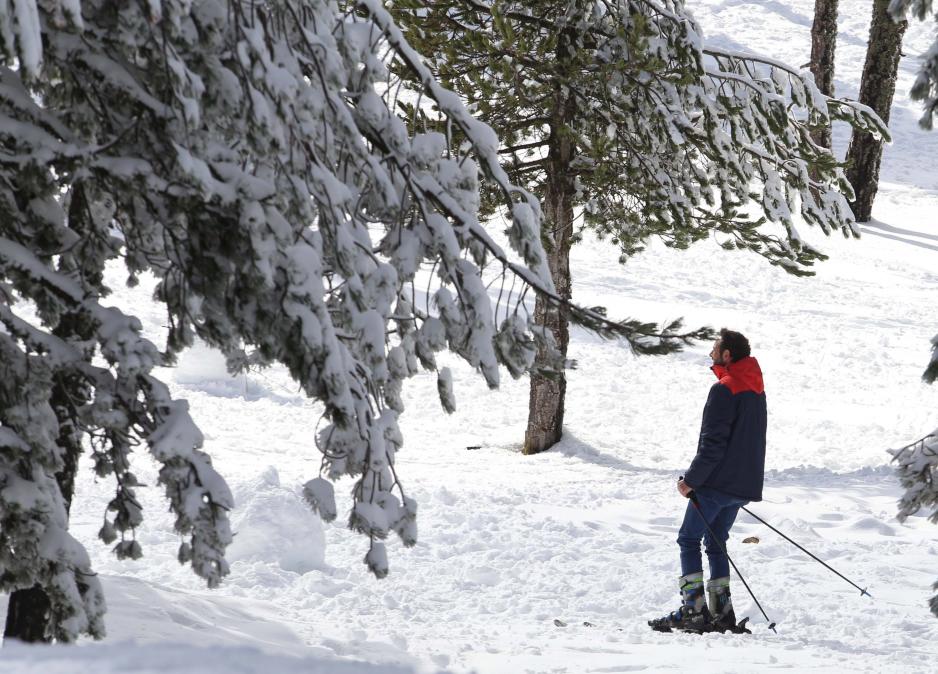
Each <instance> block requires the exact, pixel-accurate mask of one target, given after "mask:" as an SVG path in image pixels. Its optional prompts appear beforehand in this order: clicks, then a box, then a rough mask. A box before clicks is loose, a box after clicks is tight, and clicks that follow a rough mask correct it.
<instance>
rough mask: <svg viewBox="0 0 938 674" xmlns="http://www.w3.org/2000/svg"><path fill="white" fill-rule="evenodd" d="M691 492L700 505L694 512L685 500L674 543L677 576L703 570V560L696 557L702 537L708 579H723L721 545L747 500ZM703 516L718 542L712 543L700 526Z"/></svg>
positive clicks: (704, 490) (702, 490) (727, 571)
mask: <svg viewBox="0 0 938 674" xmlns="http://www.w3.org/2000/svg"><path fill="white" fill-rule="evenodd" d="M694 491H695V493H696V494H697V500H698V501H699V502H700V511H699V512H698V510H697V508H696V506H694V504H693V502H692V501H691V500H690V499H687V510H686V511H685V512H684V523H683V524H681V531H680V532H679V533H678V535H677V544H678V545H679V546H680V547H681V575H682V576H686V575H687V574H689V573H697V572H700V571H703V560H702V559H701V556H700V539H701V538H702V539H703V540H704V543H705V545H706V550H707V561H708V562H710V577H711V578H724V577H726V576H729V575H730V564H729V560H728V559H727V558H726V553H725V552H723V545H726V541H727V539H728V538H729V537H730V528H731V527H732V526H733V522H735V521H736V514H737V513H738V512H739V508H740V506H744V505H746V504H747V503H749V501H746V500H744V499H741V498H737V497H736V496H730V495H729V494H724V493H723V492H719V491H716V490H715V489H710V488H709V487H698V488H697V489H695V490H694ZM704 517H705V518H706V519H707V524H709V525H710V528H711V529H712V530H713V533H714V534H715V535H716V536H717V538H718V539H719V543H718V542H717V541H715V540H713V537H711V536H710V532H708V531H707V527H706V526H704V520H703V518H704ZM721 543H722V545H721Z"/></svg>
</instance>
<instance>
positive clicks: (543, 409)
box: [522, 31, 576, 454]
mask: <svg viewBox="0 0 938 674" xmlns="http://www.w3.org/2000/svg"><path fill="white" fill-rule="evenodd" d="M572 39H573V36H572V35H571V34H570V33H569V32H567V31H564V33H562V34H561V37H560V39H559V40H558V46H557V57H558V61H560V62H561V63H563V62H564V61H565V60H569V55H570V54H571V53H572V47H570V46H569V45H570V42H571V40H572ZM575 115H576V107H575V102H574V100H573V98H572V97H571V96H570V95H569V94H568V93H564V92H563V90H562V88H561V87H560V86H558V88H557V104H556V106H555V107H554V112H553V115H552V119H551V122H550V128H551V133H550V138H549V140H548V154H547V171H546V173H547V186H546V187H547V189H546V191H545V195H544V200H543V206H544V216H545V217H544V231H543V233H542V237H541V239H542V241H543V242H544V248H545V250H546V252H547V263H548V266H549V267H550V273H551V277H552V278H553V281H554V286H555V288H556V290H557V294H558V295H559V296H560V297H563V298H564V299H570V297H571V296H572V292H571V283H572V281H571V277H570V246H571V245H572V244H573V201H574V198H575V195H576V184H575V176H574V174H573V171H571V169H570V165H571V162H572V161H573V158H574V156H575V152H576V147H575V145H574V142H573V140H572V139H571V138H570V135H569V133H568V132H567V131H566V130H567V129H568V128H569V125H570V123H571V122H572V121H573V119H574V117H575ZM534 320H535V322H537V324H538V325H543V326H545V327H548V328H550V330H551V331H552V332H553V335H554V339H555V340H556V341H557V347H558V348H559V349H560V352H561V353H562V354H563V355H564V357H566V355H567V346H568V345H569V343H570V329H569V325H568V321H567V317H566V315H565V314H564V312H563V311H562V310H560V309H559V308H558V307H556V306H550V305H548V304H547V303H546V302H544V301H543V300H542V299H541V298H540V297H538V298H537V300H536V302H535V305H534ZM545 365H546V362H545V358H544V353H543V352H542V350H538V354H537V357H536V358H535V361H534V370H537V368H538V367H544V366H545ZM566 393H567V378H566V375H565V374H564V372H562V371H561V372H559V373H557V374H556V375H554V376H550V377H546V376H544V375H541V374H537V373H536V372H535V371H532V372H531V394H530V398H529V404H528V427H527V430H526V431H525V433H524V448H523V450H522V451H523V453H524V454H536V453H538V452H542V451H544V450H545V449H548V448H550V447H551V446H553V445H555V444H556V443H557V442H559V441H560V438H561V436H562V435H563V414H564V404H565V398H566Z"/></svg>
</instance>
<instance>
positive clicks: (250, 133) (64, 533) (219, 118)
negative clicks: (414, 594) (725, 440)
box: [0, 0, 709, 641]
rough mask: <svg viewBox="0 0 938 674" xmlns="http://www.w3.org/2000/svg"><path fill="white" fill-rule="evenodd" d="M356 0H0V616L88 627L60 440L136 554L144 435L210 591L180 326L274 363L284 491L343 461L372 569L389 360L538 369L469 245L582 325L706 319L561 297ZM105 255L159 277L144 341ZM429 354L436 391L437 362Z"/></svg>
mask: <svg viewBox="0 0 938 674" xmlns="http://www.w3.org/2000/svg"><path fill="white" fill-rule="evenodd" d="M356 7H357V12H353V13H347V14H346V13H341V12H339V11H338V8H337V6H336V4H335V3H333V2H329V1H326V0H292V1H291V0H278V1H271V2H267V3H240V2H233V3H231V2H223V1H221V0H203V1H201V2H196V3H189V2H163V3H125V2H120V1H119V0H85V1H84V2H80V3H79V2H78V1H77V0H68V1H62V2H59V1H56V0H52V1H51V2H36V1H35V0H22V2H17V3H16V5H15V8H12V7H11V6H8V5H5V4H3V5H0V58H2V59H3V67H4V74H3V80H2V84H0V113H2V116H3V123H0V148H2V151H0V204H2V208H3V212H4V214H5V218H4V219H3V221H2V223H0V323H2V325H3V327H4V330H3V331H0V368H2V375H3V376H2V377H0V591H3V592H9V591H14V592H15V591H22V590H25V591H26V594H25V595H22V596H20V598H19V599H17V601H16V602H14V604H13V605H12V606H13V608H14V611H13V613H12V614H11V615H9V616H8V621H7V627H8V629H7V633H8V634H10V635H18V636H20V637H23V638H29V639H55V640H60V641H70V640H73V639H75V638H76V637H77V636H78V635H80V634H90V635H92V636H95V637H100V636H102V635H103V634H104V625H103V614H104V608H105V607H104V599H103V594H102V592H101V587H100V584H99V582H98V579H97V577H96V576H95V575H94V573H93V571H92V570H91V569H90V566H89V559H88V555H87V553H86V552H85V550H84V549H83V548H82V546H81V545H80V544H78V543H77V541H75V540H74V539H73V538H72V537H71V536H70V535H69V534H68V515H69V513H68V508H69V502H70V500H71V489H72V485H73V477H74V466H75V465H76V462H77V454H78V452H80V451H86V452H90V455H91V459H92V462H93V465H94V469H95V472H96V473H97V475H98V476H99V477H100V478H105V477H113V478H114V481H115V496H114V498H113V499H112V500H111V502H110V503H109V504H108V506H107V510H106V512H105V513H104V522H103V525H102V527H101V531H100V534H99V536H100V538H101V539H102V540H103V541H104V542H105V543H107V544H111V543H115V542H116V545H115V547H114V551H115V553H116V554H117V555H118V557H121V558H124V557H131V558H138V557H140V556H141V554H142V550H141V547H140V545H139V543H137V541H136V540H134V531H135V529H136V527H137V526H138V525H139V524H140V522H141V521H142V517H143V513H142V510H141V508H140V505H139V503H138V502H137V500H136V497H135V492H136V490H137V489H138V488H139V485H138V484H137V479H136V477H135V476H134V474H133V472H132V466H131V464H132V451H133V449H134V448H135V447H137V446H146V447H147V448H148V450H149V452H150V454H151V455H152V456H153V458H154V459H155V460H156V461H157V462H158V463H159V464H160V466H161V468H160V471H159V482H160V484H161V486H162V487H163V488H164V490H165V493H166V497H167V499H168V501H169V505H170V508H171V510H172V512H173V513H174V514H175V516H176V522H175V528H176V530H177V532H178V533H179V534H180V535H181V536H182V537H183V540H182V541H181V543H180V547H179V555H178V556H179V561H180V562H181V563H184V564H189V565H190V566H191V567H192V569H193V571H194V572H195V573H196V574H198V575H199V576H201V577H203V578H204V579H205V580H206V581H207V583H208V585H209V586H210V587H212V586H215V585H217V584H218V583H219V582H221V580H222V578H223V577H224V576H225V575H226V574H227V573H228V572H229V568H228V564H227V562H226V561H225V559H224V550H225V547H226V546H227V545H228V543H229V542H230V541H231V532H230V530H229V525H228V519H227V511H228V510H229V509H230V508H231V507H233V503H232V498H231V494H230V491H229V489H228V487H227V486H226V484H225V482H224V480H223V479H222V478H221V476H220V475H218V474H217V473H216V471H215V470H214V469H213V468H212V465H211V460H210V458H209V457H208V455H207V454H205V453H204V452H203V451H202V450H201V446H202V440H203V439H202V435H201V433H200V432H199V430H198V428H197V427H196V425H195V423H194V421H193V420H192V419H191V418H190V416H189V413H188V409H187V405H186V403H185V401H182V400H174V399H172V397H171V396H170V394H169V391H168V389H167V387H166V386H165V385H164V384H163V383H162V382H160V381H159V380H157V379H156V378H155V377H154V376H153V375H152V368H153V367H155V366H157V365H166V364H171V363H172V360H173V358H174V356H175V355H176V354H177V353H178V352H179V351H181V350H182V349H184V348H186V347H187V346H188V345H190V344H192V342H193V340H194V339H195V338H196V337H198V338H200V339H202V340H204V341H206V342H208V343H209V344H211V345H213V346H215V347H217V348H218V349H220V350H221V351H222V352H223V353H224V354H225V356H226V358H227V361H228V364H229V368H230V369H231V370H232V371H239V370H241V369H243V368H245V367H248V366H253V367H264V366H268V365H272V364H275V363H280V364H282V365H284V366H285V367H286V368H287V370H288V371H289V372H290V374H291V375H292V377H293V378H294V379H295V380H296V381H297V382H298V384H299V385H300V386H301V387H302V389H303V390H304V391H305V393H306V394H307V395H308V396H309V397H311V398H313V399H315V400H318V401H320V402H321V403H322V404H323V407H324V415H323V416H324V419H323V423H322V424H321V427H320V428H319V430H318V433H317V434H316V444H317V446H318V448H319V449H320V450H321V451H322V454H323V459H322V467H321V471H320V476H319V477H315V478H314V479H312V480H310V481H309V482H307V483H306V485H305V488H304V494H305V496H306V498H307V500H308V501H309V502H310V504H311V506H312V507H313V508H314V509H315V510H316V511H318V512H319V513H320V514H321V515H322V517H323V518H324V519H327V520H328V519H333V518H335V517H336V516H337V512H338V508H337V503H336V499H335V495H334V493H333V488H332V485H331V483H330V482H328V481H327V479H324V478H337V477H341V476H345V475H349V476H352V477H354V478H355V481H354V487H353V489H352V499H351V500H352V505H351V508H350V511H351V514H350V517H349V526H350V527H352V528H353V529H355V530H356V531H359V532H361V533H362V534H363V535H364V536H365V537H366V538H367V539H368V540H369V550H368V553H367V554H366V556H365V563H366V564H367V565H368V567H369V568H370V569H371V570H372V571H373V572H374V573H375V575H377V576H379V577H381V576H384V575H386V574H387V573H388V561H387V554H386V551H385V547H384V539H385V538H386V537H388V536H389V535H390V534H391V533H392V532H393V533H396V534H397V535H398V536H399V537H400V539H401V540H402V541H403V543H404V545H413V544H414V543H415V542H416V536H417V530H416V502H415V501H414V500H413V499H412V498H410V497H408V496H406V495H405V492H404V490H403V487H402V483H401V481H400V480H399V475H398V471H397V469H396V454H397V451H398V450H399V448H400V447H401V446H402V442H403V439H402V437H401V433H400V430H399V428H398V422H397V420H398V416H399V414H400V413H401V412H402V411H403V404H402V401H401V390H402V386H403V381H404V379H406V378H407V377H409V376H412V375H413V374H415V373H417V372H418V371H419V370H420V368H421V367H423V368H426V369H430V370H436V369H437V366H436V361H435V355H434V354H435V353H436V352H438V351H441V350H443V349H449V350H452V351H454V352H456V353H457V354H459V355H460V356H461V357H462V358H463V359H465V360H466V361H468V362H469V363H470V364H471V365H472V366H474V367H475V368H477V369H478V370H479V371H481V373H482V375H483V376H484V377H485V379H486V381H487V382H488V383H489V385H491V386H497V385H498V382H499V377H500V372H499V365H504V366H506V368H507V369H508V370H509V372H511V373H512V375H514V376H520V374H521V373H523V372H524V371H526V370H527V369H528V368H530V367H531V365H532V363H533V359H534V352H535V350H536V349H537V348H538V347H540V348H541V349H542V350H543V351H544V352H545V353H548V354H549V355H550V359H549V360H550V363H549V365H550V367H553V368H554V369H557V368H559V367H562V366H563V360H562V358H561V357H560V354H559V353H558V352H557V349H556V348H555V347H553V346H552V342H551V336H550V333H549V332H545V331H544V330H543V329H542V328H540V327H538V326H536V325H534V324H533V323H531V322H529V321H527V320H525V318H524V316H523V315H522V313H521V312H520V311H519V308H518V306H515V307H513V308H512V307H508V311H507V312H506V313H505V315H504V317H503V319H501V317H500V319H501V322H500V323H496V317H495V312H493V310H492V305H491V301H490V298H489V295H488V292H487V288H486V286H485V284H484V283H483V280H482V269H483V268H487V269H492V268H495V269H497V270H500V273H501V275H502V278H505V277H506V276H511V277H517V278H518V279H519V280H520V283H521V285H523V286H525V287H527V288H531V289H533V291H534V292H535V293H537V294H538V295H540V296H544V297H546V298H548V302H549V303H553V304H558V305H563V306H564V311H565V312H566V313H567V314H568V315H569V316H571V317H572V319H573V320H575V321H577V322H578V323H581V324H583V325H585V326H587V327H589V328H591V329H594V330H597V331H599V332H600V333H601V334H603V335H605V336H613V335H619V336H623V337H625V338H627V339H631V340H639V339H641V340H643V341H647V342H649V343H648V348H651V349H658V350H662V351H669V350H675V349H678V348H680V347H681V345H682V344H684V343H686V342H687V341H688V340H691V339H695V338H701V337H706V336H707V335H708V334H709V333H708V332H707V331H706V330H702V331H693V332H690V333H686V334H685V333H679V332H677V330H676V329H675V330H668V331H659V332H657V333H656V334H649V333H650V330H649V329H648V327H647V326H643V325H639V324H633V323H623V324H617V323H613V322H611V321H609V320H607V319H605V318H604V317H603V316H602V315H600V314H598V313H596V312H593V311H590V310H587V309H582V308H580V307H576V306H573V305H571V304H569V303H568V302H565V300H564V299H563V298H562V297H561V296H559V295H558V294H557V292H556V291H555V290H554V288H553V285H552V283H551V281H550V275H549V272H548V271H547V266H546V258H545V255H544V252H543V249H542V247H541V245H540V240H539V232H540V219H541V211H540V206H539V204H538V202H537V200H536V199H535V198H534V197H533V196H532V195H531V194H530V193H528V192H526V191H525V190H523V189H521V188H518V187H516V186H515V185H514V184H512V183H511V182H510V180H509V179H508V177H507V176H506V174H505V172H504V170H503V169H502V168H501V167H500V165H499V163H498V160H497V159H498V158H497V149H498V141H497V139H496V138H495V136H494V135H493V134H492V131H491V129H489V128H488V127H487V126H485V125H483V124H481V123H479V122H478V121H476V120H475V119H473V118H472V117H471V115H469V113H468V112H467V111H466V109H465V108H464V106H463V105H462V104H461V103H460V102H459V100H458V99H457V98H456V97H455V96H453V95H452V94H451V93H450V92H448V91H446V90H445V89H443V88H442V87H441V86H440V85H439V84H438V83H437V82H436V81H435V80H434V79H433V77H432V76H431V74H430V71H429V70H428V69H427V68H426V66H424V65H423V63H422V61H421V59H420V57H419V56H418V55H417V53H416V52H415V51H414V50H413V49H411V47H410V46H409V45H408V44H407V43H406V41H405V40H404V39H403V37H402V35H401V33H400V31H399V29H398V28H397V27H396V26H395V24H394V23H393V21H392V20H391V17H390V16H389V15H388V13H387V12H386V11H385V9H384V8H383V6H382V4H381V3H380V2H378V1H377V0H361V2H359V3H357V5H356ZM14 11H15V14H14ZM389 60H390V61H393V62H394V63H396V64H397V66H398V67H403V68H407V69H408V70H410V71H411V72H412V74H413V77H414V78H415V79H417V80H418V81H420V82H421V83H422V89H423V91H422V94H423V96H424V97H426V98H427V99H429V100H432V101H433V102H434V104H435V106H436V107H437V109H438V110H439V114H440V116H441V118H442V119H445V120H446V121H447V122H448V123H449V124H450V125H451V126H452V128H453V130H454V134H455V133H458V140H457V139H456V138H454V137H453V135H454V134H445V133H438V132H436V131H426V132H420V133H409V132H408V130H407V127H406V124H405V122H404V121H402V120H401V119H400V118H399V117H397V116H396V115H395V114H394V113H393V112H392V107H393V102H392V100H391V92H390V90H389V89H388V87H387V77H388V61H389ZM480 175H484V176H485V177H486V180H487V181H488V182H487V185H489V186H490V187H491V189H492V190H494V191H497V194H498V197H497V198H496V197H494V196H493V197H492V202H493V203H494V202H496V201H497V202H498V203H500V204H501V206H502V207H503V208H505V209H506V210H508V212H509V213H510V219H511V233H512V236H511V244H512V246H513V252H512V257H509V254H508V253H506V251H504V250H502V248H501V247H499V246H498V245H497V244H496V243H495V242H494V241H493V240H492V239H491V237H489V236H488V234H487V233H486V231H485V230H484V229H483V228H482V227H481V226H480V224H479V220H478V209H479V204H480V197H479V176H480ZM519 258H520V262H519V261H518V259H519ZM110 261H121V262H122V263H123V264H124V265H125V266H126V268H127V270H128V273H129V277H128V282H129V283H131V284H133V283H134V282H135V280H136V278H137V276H138V275H139V274H141V273H143V272H144V271H148V272H151V273H153V274H154V275H156V276H157V278H158V279H159V284H158V286H157V291H156V299H157V300H158V301H159V302H161V303H162V304H163V305H164V306H165V309H166V312H167V323H168V325H169V329H168V334H167V338H166V348H165V351H164V352H160V351H159V349H158V348H157V347H156V346H155V345H154V344H152V343H150V342H149V341H147V340H146V339H144V338H142V336H141V335H140V330H141V325H140V321H138V320H137V319H136V318H135V317H133V316H132V315H128V314H125V313H123V312H122V311H121V310H119V309H116V308H110V307H106V306H104V305H103V304H102V303H103V302H104V298H105V297H106V296H107V294H108V292H109V289H108V288H107V287H106V286H105V285H104V282H103V270H104V266H105V264H107V263H108V262H110ZM428 271H429V274H428V273H427V272H428ZM421 274H422V276H421ZM428 277H429V283H430V284H431V285H432V286H433V291H432V292H430V293H428V295H429V296H428V299H427V302H426V303H422V302H418V301H417V300H416V297H417V290H418V284H420V285H421V287H422V284H423V283H426V282H428V281H427V279H428ZM431 297H432V301H433V304H432V305H431V304H430V299H431ZM421 305H422V306H421ZM30 306H34V307H35V309H36V316H35V317H33V316H31V314H29V310H30V309H29V307H30ZM438 376H439V382H440V387H439V388H440V398H441V402H442V403H443V405H444V407H446V408H448V409H451V408H452V406H453V404H454V403H453V392H452V390H451V387H450V383H449V382H450V379H449V377H448V376H447V372H446V371H445V370H442V371H440V372H439V375H438ZM37 593H38V597H37ZM43 601H44V602H47V603H46V604H42V603H41V602H43Z"/></svg>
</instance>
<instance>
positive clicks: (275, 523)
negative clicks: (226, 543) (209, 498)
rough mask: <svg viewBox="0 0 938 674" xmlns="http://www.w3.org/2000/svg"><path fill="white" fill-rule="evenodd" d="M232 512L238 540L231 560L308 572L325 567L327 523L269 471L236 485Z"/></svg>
mask: <svg viewBox="0 0 938 674" xmlns="http://www.w3.org/2000/svg"><path fill="white" fill-rule="evenodd" d="M234 496H235V509H234V510H233V511H232V513H231V520H232V528H233V530H234V532H235V538H234V542H233V543H232V544H231V546H230V547H229V548H228V553H227V554H226V557H227V558H228V561H230V562H238V561H260V562H267V563H273V564H276V565H278V566H279V567H280V568H282V569H283V570H285V571H292V572H294V573H299V574H303V573H306V572H308V571H312V570H314V569H321V568H323V566H324V564H325V550H326V538H325V533H324V531H323V526H322V521H321V520H320V519H319V517H317V516H316V514H315V513H313V511H312V510H311V509H310V507H309V506H308V505H307V504H306V503H305V502H304V501H303V499H302V497H301V496H300V495H299V492H298V491H296V490H293V489H288V488H286V487H283V486H281V485H280V476H279V474H278V473H277V470H276V469H275V468H273V467H268V468H267V469H266V470H265V471H264V472H263V473H261V474H260V475H259V476H258V477H257V478H255V479H254V480H251V481H250V482H247V483H245V484H241V485H239V486H237V487H235V490H234Z"/></svg>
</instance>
